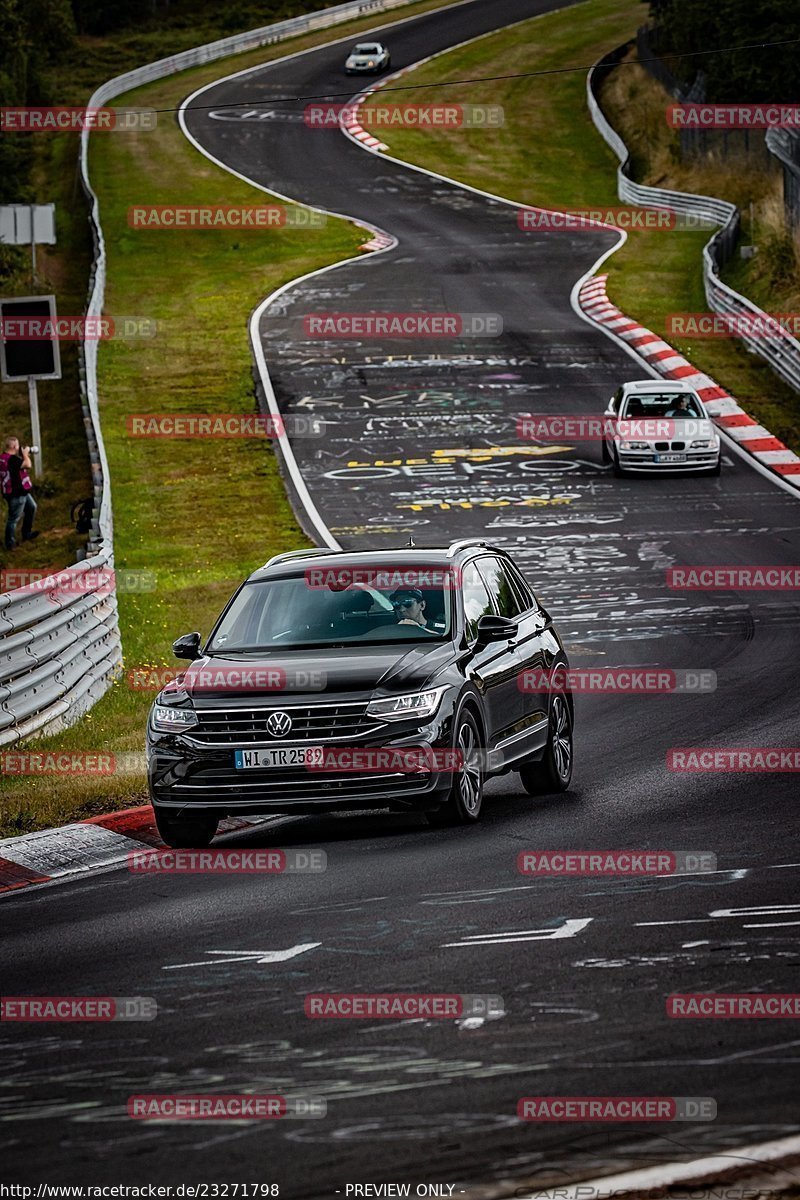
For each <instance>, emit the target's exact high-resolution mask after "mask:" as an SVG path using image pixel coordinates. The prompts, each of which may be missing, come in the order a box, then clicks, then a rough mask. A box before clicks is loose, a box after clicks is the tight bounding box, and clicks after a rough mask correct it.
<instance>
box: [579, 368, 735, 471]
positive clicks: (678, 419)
mask: <svg viewBox="0 0 800 1200" xmlns="http://www.w3.org/2000/svg"><path fill="white" fill-rule="evenodd" d="M605 418H606V420H605V425H604V437H603V443H602V446H603V462H606V463H608V462H610V463H611V464H612V466H613V469H614V474H615V475H617V476H620V475H626V474H627V473H628V472H629V471H705V472H707V473H708V474H710V475H719V472H720V439H719V434H718V433H717V431H716V429H715V427H714V423H713V421H712V420H711V418H710V417H709V415H708V412H707V411H706V407H705V405H704V404H703V401H702V400H701V399H700V397H699V396H698V395H697V393H696V392H695V391H694V390H693V389H692V388H691V387H690V386H689V385H688V384H685V383H680V382H676V381H674V380H663V381H659V380H657V379H646V380H637V381H635V382H632V383H624V384H623V385H622V387H620V388H618V389H617V391H616V392H615V393H614V395H613V396H612V397H611V399H610V401H609V403H608V407H607V408H606V411H605Z"/></svg>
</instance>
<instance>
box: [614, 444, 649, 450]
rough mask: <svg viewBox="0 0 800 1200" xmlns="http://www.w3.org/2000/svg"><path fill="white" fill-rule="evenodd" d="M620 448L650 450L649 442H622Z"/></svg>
mask: <svg viewBox="0 0 800 1200" xmlns="http://www.w3.org/2000/svg"><path fill="white" fill-rule="evenodd" d="M619 448H620V450H649V449H650V443H649V442H620V444H619Z"/></svg>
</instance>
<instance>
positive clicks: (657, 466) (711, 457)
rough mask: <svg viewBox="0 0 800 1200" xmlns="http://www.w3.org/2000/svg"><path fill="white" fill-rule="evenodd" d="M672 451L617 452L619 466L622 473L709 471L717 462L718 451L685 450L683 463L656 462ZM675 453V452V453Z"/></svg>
mask: <svg viewBox="0 0 800 1200" xmlns="http://www.w3.org/2000/svg"><path fill="white" fill-rule="evenodd" d="M667 453H673V452H672V451H663V450H662V451H657V450H619V449H618V450H617V456H618V458H619V465H620V466H621V467H622V469H623V470H624V471H710V470H712V469H713V468H714V467H716V465H717V463H718V462H719V457H720V451H719V450H687V451H685V452H684V451H681V452H680V453H685V456H686V457H685V459H684V460H683V462H657V461H656V460H657V459H658V458H659V457H660V456H662V455H663V454H667ZM676 453H677V452H676Z"/></svg>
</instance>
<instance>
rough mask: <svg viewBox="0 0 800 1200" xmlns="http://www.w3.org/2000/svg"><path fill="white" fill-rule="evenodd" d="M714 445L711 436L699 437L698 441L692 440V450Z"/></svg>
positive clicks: (704, 448)
mask: <svg viewBox="0 0 800 1200" xmlns="http://www.w3.org/2000/svg"><path fill="white" fill-rule="evenodd" d="M713 445H714V443H713V442H712V441H711V439H710V438H698V439H697V440H696V441H694V442H692V445H691V447H690V448H691V449H692V450H708V449H709V447H711V446H713Z"/></svg>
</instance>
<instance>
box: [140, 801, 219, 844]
mask: <svg viewBox="0 0 800 1200" xmlns="http://www.w3.org/2000/svg"><path fill="white" fill-rule="evenodd" d="M153 812H154V813H155V817H156V829H157V830H158V832H159V834H160V835H161V840H162V841H163V842H166V844H167V845H168V846H172V847H173V848H174V849H176V850H203V849H205V847H206V846H210V845H211V842H212V840H213V838H214V834H215V833H216V832H217V826H218V824H219V821H218V820H217V818H216V817H210V816H208V815H207V814H206V813H194V814H193V815H190V816H183V815H181V816H179V817H175V816H173V815H172V814H171V813H166V812H164V811H163V810H162V809H160V808H157V807H156V806H155V805H153Z"/></svg>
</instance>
